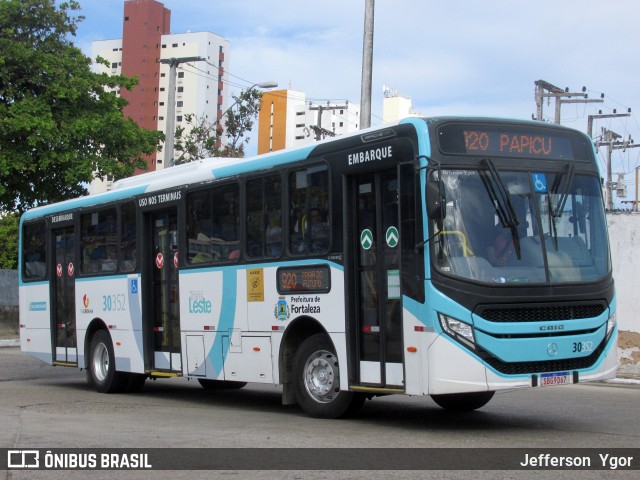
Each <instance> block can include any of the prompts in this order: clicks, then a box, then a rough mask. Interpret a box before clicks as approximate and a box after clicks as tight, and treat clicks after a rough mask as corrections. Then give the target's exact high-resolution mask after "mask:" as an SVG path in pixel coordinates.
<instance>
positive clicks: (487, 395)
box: [431, 392, 495, 412]
mask: <svg viewBox="0 0 640 480" xmlns="http://www.w3.org/2000/svg"><path fill="white" fill-rule="evenodd" d="M494 393H495V392H471V393H447V394H442V395H431V399H432V400H433V401H434V402H436V403H437V404H438V405H439V406H440V407H442V408H444V409H446V410H452V411H455V412H469V411H471V410H477V409H478V408H481V407H484V406H485V405H486V404H487V403H489V400H491V399H492V398H493V394H494Z"/></svg>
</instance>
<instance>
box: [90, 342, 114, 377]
mask: <svg viewBox="0 0 640 480" xmlns="http://www.w3.org/2000/svg"><path fill="white" fill-rule="evenodd" d="M109 363H110V362H109V350H107V346H106V345H105V344H104V343H98V344H97V345H96V348H95V350H94V351H93V374H94V376H95V378H96V380H98V381H99V382H104V381H105V379H106V378H107V375H108V373H109Z"/></svg>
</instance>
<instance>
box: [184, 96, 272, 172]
mask: <svg viewBox="0 0 640 480" xmlns="http://www.w3.org/2000/svg"><path fill="white" fill-rule="evenodd" d="M261 98H262V92H260V91H259V90H257V89H255V88H249V89H247V90H243V91H242V92H241V93H240V95H238V96H235V95H234V96H233V100H234V103H233V105H232V106H231V108H229V109H228V110H227V111H226V112H225V113H224V117H225V121H224V126H225V128H224V129H223V128H222V125H221V124H220V121H215V122H210V121H209V120H208V119H207V118H206V117H205V116H204V115H202V116H196V115H192V114H189V115H185V123H186V124H187V126H186V127H177V128H176V135H175V150H176V152H179V155H177V157H176V160H175V162H176V164H180V163H187V162H192V161H193V160H197V159H199V158H207V157H231V158H240V157H244V146H245V145H246V144H247V143H249V140H250V138H249V137H248V136H246V135H247V133H248V132H250V131H251V129H252V128H253V124H254V122H255V119H256V117H257V115H258V112H259V111H260V99H261ZM225 130H226V133H225ZM225 138H226V142H224V144H223V139H225Z"/></svg>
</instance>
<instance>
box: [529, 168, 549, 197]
mask: <svg viewBox="0 0 640 480" xmlns="http://www.w3.org/2000/svg"><path fill="white" fill-rule="evenodd" d="M531 179H532V180H533V191H534V192H537V193H547V177H546V175H545V174H544V173H532V174H531Z"/></svg>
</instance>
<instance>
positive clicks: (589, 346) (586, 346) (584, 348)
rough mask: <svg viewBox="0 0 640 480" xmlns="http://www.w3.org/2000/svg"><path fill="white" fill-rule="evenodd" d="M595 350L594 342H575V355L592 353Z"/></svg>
mask: <svg viewBox="0 0 640 480" xmlns="http://www.w3.org/2000/svg"><path fill="white" fill-rule="evenodd" d="M592 350H593V342H573V350H571V351H572V352H573V353H580V352H590V351H592Z"/></svg>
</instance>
